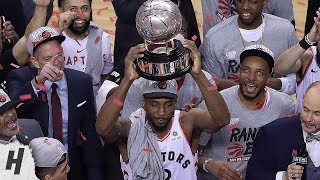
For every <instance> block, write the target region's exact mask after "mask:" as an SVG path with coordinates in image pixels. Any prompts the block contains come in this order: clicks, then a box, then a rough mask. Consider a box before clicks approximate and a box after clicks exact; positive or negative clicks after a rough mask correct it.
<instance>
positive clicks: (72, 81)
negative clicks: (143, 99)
mask: <svg viewBox="0 0 320 180" xmlns="http://www.w3.org/2000/svg"><path fill="white" fill-rule="evenodd" d="M37 74H38V70H37V69H36V68H34V67H24V68H21V69H16V70H13V71H11V72H10V73H9V75H8V76H7V88H8V91H9V96H10V98H12V99H19V97H20V95H25V94H30V95H32V99H31V100H28V101H25V102H24V104H23V105H22V106H20V107H19V108H18V109H17V112H18V117H19V118H32V119H36V120H37V121H38V122H39V124H40V126H41V129H42V131H43V134H44V136H48V123H49V107H48V102H47V100H46V99H45V98H44V97H46V93H45V92H41V91H40V92H39V93H38V96H37V95H36V94H35V93H34V90H33V88H32V85H31V80H32V79H33V78H34V77H35V76H36V75H37ZM64 74H65V77H66V80H67V86H68V148H69V149H68V153H69V166H70V172H69V174H68V177H69V178H70V179H76V180H78V179H86V178H84V177H88V179H90V180H91V179H92V180H96V179H101V178H102V176H101V173H102V172H101V165H102V162H101V160H100V159H101V154H102V153H101V152H102V147H101V142H100V140H99V137H98V135H97V133H96V130H95V121H96V112H95V107H94V98H93V89H92V80H91V77H90V76H89V75H87V74H85V73H82V72H80V71H75V70H72V69H64ZM84 101H86V102H85V103H84V104H83V105H82V106H80V107H77V105H78V104H80V103H82V102H84ZM82 173H84V174H82Z"/></svg>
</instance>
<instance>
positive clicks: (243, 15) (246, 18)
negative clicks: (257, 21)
mask: <svg viewBox="0 0 320 180" xmlns="http://www.w3.org/2000/svg"><path fill="white" fill-rule="evenodd" d="M242 17H243V19H245V20H248V19H250V18H251V14H250V13H242Z"/></svg>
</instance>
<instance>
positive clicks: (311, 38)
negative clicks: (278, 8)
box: [274, 9, 320, 113]
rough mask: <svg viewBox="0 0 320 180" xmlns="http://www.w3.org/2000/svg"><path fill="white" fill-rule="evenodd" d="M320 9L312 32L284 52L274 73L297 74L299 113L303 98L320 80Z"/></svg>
mask: <svg viewBox="0 0 320 180" xmlns="http://www.w3.org/2000/svg"><path fill="white" fill-rule="evenodd" d="M319 41H320V9H318V11H317V17H316V18H314V24H313V27H312V28H311V30H310V32H309V33H308V34H307V35H306V36H305V37H304V38H303V39H302V40H301V41H300V42H299V43H297V44H296V45H294V46H292V47H291V48H290V49H288V50H286V51H285V52H283V53H282V54H281V55H280V56H279V59H278V63H277V64H276V65H275V68H274V71H275V72H276V73H278V74H282V75H286V74H289V73H296V75H297V83H296V86H297V87H296V89H297V91H296V93H297V112H298V113H300V112H301V108H302V97H303V94H304V93H305V91H306V89H307V88H308V87H309V86H310V84H311V83H313V82H315V81H319V80H320V54H319V50H320V43H318V45H317V46H314V45H315V43H316V42H319ZM310 47H311V48H310Z"/></svg>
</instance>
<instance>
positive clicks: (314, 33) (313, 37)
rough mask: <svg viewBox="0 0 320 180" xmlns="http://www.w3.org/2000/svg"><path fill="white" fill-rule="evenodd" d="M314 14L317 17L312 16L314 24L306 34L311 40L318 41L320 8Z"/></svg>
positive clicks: (319, 37) (319, 38)
mask: <svg viewBox="0 0 320 180" xmlns="http://www.w3.org/2000/svg"><path fill="white" fill-rule="evenodd" d="M316 14H317V17H314V24H313V26H312V28H311V30H310V32H309V34H308V38H309V40H310V41H312V42H318V41H319V40H320V8H319V9H318V11H317V12H316Z"/></svg>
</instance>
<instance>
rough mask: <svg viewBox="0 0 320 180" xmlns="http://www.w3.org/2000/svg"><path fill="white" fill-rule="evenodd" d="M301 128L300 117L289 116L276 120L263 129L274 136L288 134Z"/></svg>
mask: <svg viewBox="0 0 320 180" xmlns="http://www.w3.org/2000/svg"><path fill="white" fill-rule="evenodd" d="M299 126H300V115H294V116H287V117H282V118H279V119H276V120H274V121H272V122H270V123H269V124H266V125H265V126H263V127H261V129H262V130H263V131H265V132H272V133H273V134H274V135H277V134H280V133H283V132H287V131H288V130H289V129H292V128H294V129H295V128H297V127H299Z"/></svg>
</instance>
